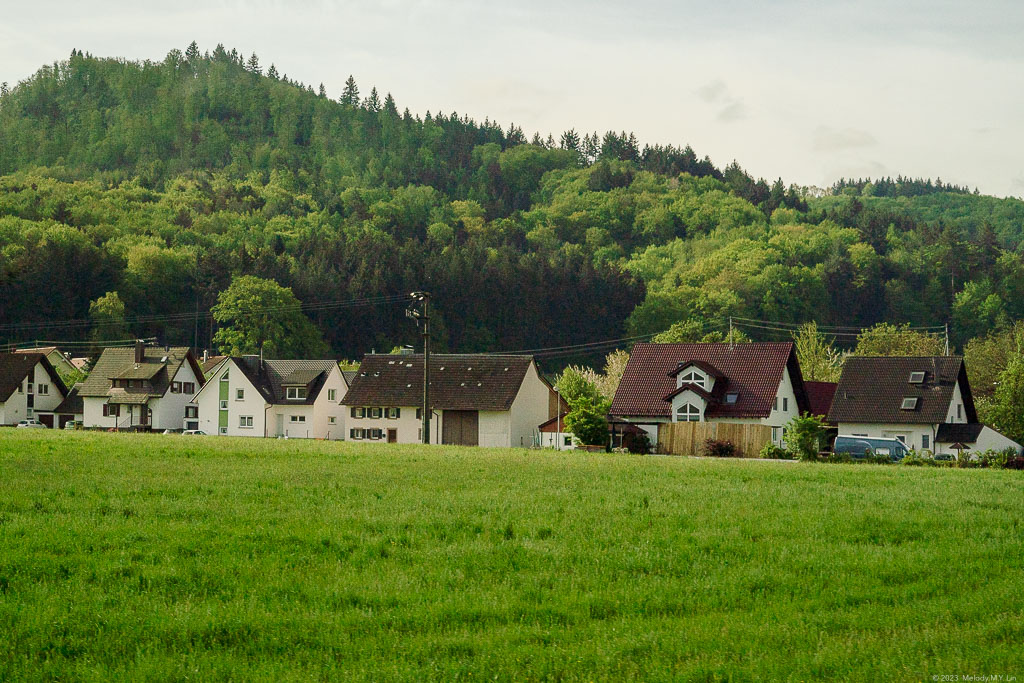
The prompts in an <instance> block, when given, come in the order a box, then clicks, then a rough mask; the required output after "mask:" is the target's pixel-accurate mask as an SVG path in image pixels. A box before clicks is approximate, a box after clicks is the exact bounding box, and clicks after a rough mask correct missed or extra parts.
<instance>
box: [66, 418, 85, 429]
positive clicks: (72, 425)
mask: <svg viewBox="0 0 1024 683" xmlns="http://www.w3.org/2000/svg"><path fill="white" fill-rule="evenodd" d="M81 428H82V423H81V422H80V421H79V420H69V421H68V423H67V424H65V425H64V429H81Z"/></svg>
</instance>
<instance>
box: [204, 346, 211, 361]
mask: <svg viewBox="0 0 1024 683" xmlns="http://www.w3.org/2000/svg"><path fill="white" fill-rule="evenodd" d="M208 360H210V350H209V349H203V362H204V363H205V362H206V361H208Z"/></svg>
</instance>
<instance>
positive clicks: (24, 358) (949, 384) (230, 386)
mask: <svg viewBox="0 0 1024 683" xmlns="http://www.w3.org/2000/svg"><path fill="white" fill-rule="evenodd" d="M422 381H423V356H422V355H419V354H397V355H396V354H370V355H367V356H365V357H364V358H363V360H362V362H361V364H360V367H359V370H358V371H354V372H353V371H342V369H341V368H340V367H339V365H338V363H337V362H335V361H332V360H263V359H261V358H257V357H252V356H246V357H222V358H215V359H212V360H211V361H209V362H208V363H207V364H206V367H204V366H203V364H202V363H200V362H199V361H198V360H197V359H196V358H195V357H194V356H193V354H192V352H191V350H190V349H188V348H185V347H177V348H166V347H152V346H144V345H142V344H138V345H136V346H135V347H134V348H111V349H106V350H104V352H103V353H102V354H101V356H100V357H99V359H98V360H97V362H96V364H95V366H94V367H93V368H92V371H91V372H90V373H89V375H88V377H87V379H86V380H85V381H83V382H81V383H80V384H77V385H75V386H74V387H72V388H70V389H69V388H68V387H66V386H64V384H63V382H62V381H61V378H60V374H59V373H58V372H57V370H56V368H55V366H54V364H53V363H52V362H51V360H50V358H49V357H48V354H47V353H45V352H43V351H40V352H34V353H11V354H0V425H12V424H17V423H18V422H19V421H21V420H24V419H36V420H38V421H39V422H41V423H42V424H44V425H46V426H48V427H53V428H61V427H63V426H64V425H65V424H66V423H67V422H69V421H71V420H75V421H77V422H80V423H81V424H82V425H83V426H84V427H86V428H99V429H118V430H182V429H185V430H201V431H203V432H205V433H207V434H216V435H225V436H253V437H289V438H315V439H333V440H354V441H381V442H386V443H417V442H421V441H422V440H423V438H422V432H421V425H422V421H421V418H422V414H421V403H422V390H423V385H422ZM430 396H431V406H432V416H431V417H432V419H431V434H430V437H429V440H430V443H439V444H457V445H470V446H491V447H520V446H522V447H529V446H536V445H541V446H548V447H554V448H560V449H565V448H573V447H575V444H574V443H573V441H572V439H571V437H570V436H569V435H568V434H567V433H566V431H565V429H564V416H565V410H566V407H565V404H564V402H562V401H561V399H560V397H559V396H558V394H557V393H556V392H555V391H554V389H553V387H552V386H551V384H550V383H549V382H548V381H547V380H546V379H545V378H544V376H543V375H542V374H541V373H540V370H539V368H538V367H537V363H536V361H535V360H534V358H533V357H531V356H525V355H510V356H503V355H486V354H435V355H433V356H432V357H431V383H430ZM804 413H812V414H816V415H825V416H827V420H828V421H829V422H830V423H831V424H832V425H834V426H835V428H836V429H837V431H838V433H840V434H848V435H852V436H864V437H873V438H878V437H880V438H895V439H898V440H900V441H902V442H903V443H905V444H906V445H907V446H908V447H910V448H916V449H919V450H931V451H933V452H936V453H946V452H951V451H952V447H953V445H954V444H964V445H967V446H968V447H970V448H974V449H980V450H987V449H989V448H992V449H996V450H1002V449H1004V448H1008V447H1012V448H1015V449H1017V450H1018V451H1020V446H1019V445H1018V444H1016V443H1014V442H1013V441H1011V440H1009V439H1007V438H1006V437H1004V436H1003V435H1001V434H999V433H998V432H997V431H995V430H993V429H991V428H990V427H986V426H985V425H982V424H981V423H979V421H978V415H977V411H976V409H975V406H974V400H973V397H972V394H971V389H970V384H969V382H968V378H967V372H966V368H965V366H964V361H963V359H962V358H960V357H957V356H939V357H913V358H911V357H896V358H893V357H852V358H849V359H847V361H846V363H845V365H844V369H843V373H842V376H841V378H840V381H839V382H838V383H837V384H834V383H826V382H806V381H804V379H803V377H802V375H801V372H800V363H799V361H798V359H797V356H796V351H795V348H794V346H793V344H792V343H788V342H787V343H748V344H735V345H734V344H705V343H702V344H653V343H640V344H637V345H636V346H634V348H633V350H632V353H631V355H630V359H629V362H628V363H627V365H626V368H625V371H624V373H623V376H622V379H621V381H620V383H619V386H618V390H617V391H616V393H615V396H614V399H613V401H612V404H611V409H610V411H609V418H608V419H609V425H610V433H611V435H612V439H613V441H614V442H615V445H618V444H619V443H624V442H625V441H624V440H625V439H629V438H635V437H636V436H637V435H640V434H645V435H647V436H648V438H649V440H650V441H651V442H652V443H657V442H658V429H659V426H660V425H664V424H669V423H678V422H719V423H731V424H750V425H760V426H762V427H765V428H768V429H769V430H770V440H771V441H772V442H773V443H775V444H776V445H782V443H783V441H784V438H785V429H786V425H787V424H788V423H789V422H790V420H792V419H793V418H794V417H796V416H798V415H801V414H804Z"/></svg>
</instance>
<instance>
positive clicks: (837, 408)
mask: <svg viewBox="0 0 1024 683" xmlns="http://www.w3.org/2000/svg"><path fill="white" fill-rule="evenodd" d="M828 419H829V421H830V422H832V423H833V424H836V425H838V428H839V434H840V435H842V436H866V437H870V438H889V439H898V440H900V441H902V442H903V443H904V444H906V445H907V447H909V448H914V449H917V450H929V451H933V452H934V453H936V454H939V453H948V454H953V453H955V449H952V448H950V446H952V444H953V443H957V442H960V443H963V444H966V445H968V446H969V447H970V448H976V449H980V450H987V449H989V448H992V449H994V450H1003V449H1004V448H1015V449H1016V450H1017V451H1018V452H1020V449H1021V446H1020V444H1017V443H1016V442H1014V441H1011V440H1010V439H1007V438H1006V437H1005V436H1003V435H1002V434H999V432H997V431H995V430H994V429H992V428H990V427H986V426H985V425H982V424H980V423H979V422H978V413H977V411H976V410H975V407H974V398H973V396H972V395H971V387H970V383H969V382H968V381H967V368H966V367H965V365H964V360H963V358H961V357H959V356H919V357H910V356H894V357H876V356H851V357H849V358H847V359H846V362H845V363H844V364H843V374H842V376H841V377H840V378H839V386H838V387H837V388H836V392H835V396H834V397H833V399H832V408H831V409H830V410H829V413H828Z"/></svg>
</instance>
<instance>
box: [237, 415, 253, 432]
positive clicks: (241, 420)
mask: <svg viewBox="0 0 1024 683" xmlns="http://www.w3.org/2000/svg"><path fill="white" fill-rule="evenodd" d="M238 426H239V427H241V428H242V429H252V415H239V416H238Z"/></svg>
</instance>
